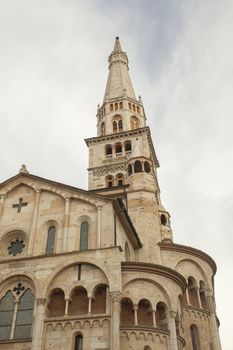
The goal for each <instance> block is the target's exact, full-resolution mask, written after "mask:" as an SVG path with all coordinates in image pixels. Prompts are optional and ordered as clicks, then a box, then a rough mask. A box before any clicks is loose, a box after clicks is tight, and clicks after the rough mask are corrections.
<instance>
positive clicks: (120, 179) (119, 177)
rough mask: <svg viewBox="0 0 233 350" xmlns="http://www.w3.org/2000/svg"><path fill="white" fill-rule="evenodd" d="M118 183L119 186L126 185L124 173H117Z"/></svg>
mask: <svg viewBox="0 0 233 350" xmlns="http://www.w3.org/2000/svg"><path fill="white" fill-rule="evenodd" d="M116 185H117V186H119V187H120V186H123V185H124V175H123V174H117V176H116Z"/></svg>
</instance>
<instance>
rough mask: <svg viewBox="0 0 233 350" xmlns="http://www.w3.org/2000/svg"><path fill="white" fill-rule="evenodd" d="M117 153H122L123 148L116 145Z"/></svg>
mask: <svg viewBox="0 0 233 350" xmlns="http://www.w3.org/2000/svg"><path fill="white" fill-rule="evenodd" d="M116 153H122V146H121V145H116Z"/></svg>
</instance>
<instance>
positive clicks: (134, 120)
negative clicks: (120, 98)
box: [130, 116, 140, 129]
mask: <svg viewBox="0 0 233 350" xmlns="http://www.w3.org/2000/svg"><path fill="white" fill-rule="evenodd" d="M130 127H131V129H138V128H139V127H140V123H139V120H138V118H137V117H134V116H133V117H131V118H130Z"/></svg>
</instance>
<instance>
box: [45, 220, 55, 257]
mask: <svg viewBox="0 0 233 350" xmlns="http://www.w3.org/2000/svg"><path fill="white" fill-rule="evenodd" d="M55 236H56V228H55V226H50V227H49V229H48V236H47V244H46V255H51V254H53V253H54V244H55Z"/></svg>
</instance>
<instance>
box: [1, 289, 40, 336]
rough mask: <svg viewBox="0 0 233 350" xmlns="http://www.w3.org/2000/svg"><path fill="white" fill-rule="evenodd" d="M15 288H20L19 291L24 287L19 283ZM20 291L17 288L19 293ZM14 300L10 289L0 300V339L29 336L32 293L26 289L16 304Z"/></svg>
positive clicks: (31, 315)
mask: <svg viewBox="0 0 233 350" xmlns="http://www.w3.org/2000/svg"><path fill="white" fill-rule="evenodd" d="M15 288H21V291H23V290H24V289H23V288H24V287H23V286H21V285H20V287H19V284H18V286H17V287H15ZM15 288H14V289H15ZM21 291H20V290H19V294H20V292H21ZM16 294H17V292H16ZM15 301H16V300H15V298H14V296H13V293H12V291H10V290H9V291H8V292H7V293H6V294H5V296H4V297H3V298H2V299H1V301H0V341H1V340H10V339H29V338H31V328H32V318H33V309H34V302H35V298H34V295H33V294H32V292H31V290H30V289H26V290H25V292H24V293H23V294H22V296H21V297H20V299H19V302H18V304H16V302H15ZM13 320H15V322H13Z"/></svg>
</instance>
